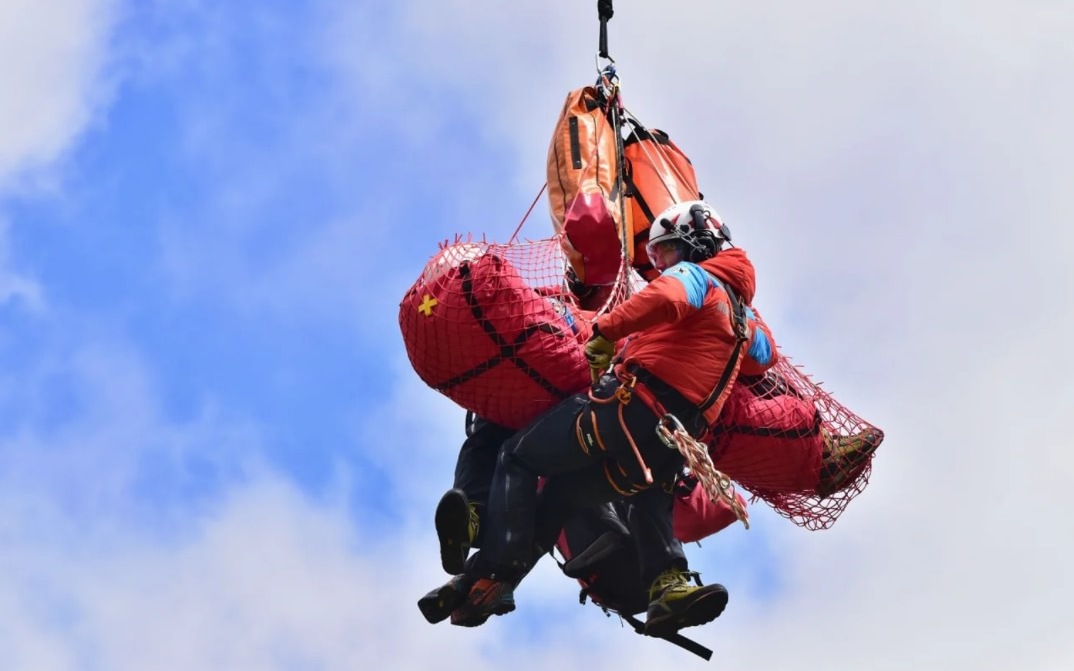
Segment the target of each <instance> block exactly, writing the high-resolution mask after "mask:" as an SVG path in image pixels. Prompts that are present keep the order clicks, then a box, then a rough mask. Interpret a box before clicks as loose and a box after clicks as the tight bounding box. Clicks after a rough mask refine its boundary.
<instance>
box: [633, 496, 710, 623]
mask: <svg viewBox="0 0 1074 671" xmlns="http://www.w3.org/2000/svg"><path fill="white" fill-rule="evenodd" d="M629 501H630V514H629V517H628V523H629V527H630V533H631V536H632V537H633V538H634V542H635V544H636V547H637V551H638V556H639V560H640V563H641V570H642V577H643V583H642V584H645V585H649V608H648V611H647V614H646V620H645V633H646V634H647V635H649V636H667V635H669V634H673V633H675V632H676V631H678V630H679V629H682V628H683V627H693V626H696V625H699V624H705V623H706V622H711V621H712V620H714V619H716V618H717V617H719V615H720V613H722V612H723V609H724V607H725V606H726V605H727V590H726V589H725V588H724V587H723V585H718V584H710V585H704V586H702V585H701V584H700V576H698V574H697V573H694V572H691V571H690V570H689V565H688V564H687V561H686V555H685V553H684V552H683V548H682V543H681V542H680V541H679V540H678V539H677V538H675V533H674V525H673V524H672V517H671V514H672V504H673V502H674V498H673V495H672V494H671V493H669V492H668V491H667V490H665V489H664V488H663V487H661V486H656V487H651V488H649V489H647V490H645V491H643V492H641V493H639V494H637V495H636V496H632V497H631V498H630V499H629ZM690 578H694V579H695V580H697V582H698V584H697V585H691V584H690Z"/></svg>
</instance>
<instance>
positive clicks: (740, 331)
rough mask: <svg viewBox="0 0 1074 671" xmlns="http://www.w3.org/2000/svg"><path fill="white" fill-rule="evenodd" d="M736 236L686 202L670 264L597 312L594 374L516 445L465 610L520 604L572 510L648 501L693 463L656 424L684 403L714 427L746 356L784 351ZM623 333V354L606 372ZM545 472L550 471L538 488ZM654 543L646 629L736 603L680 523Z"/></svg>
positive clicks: (699, 428) (679, 623) (687, 411)
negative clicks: (770, 329) (689, 550)
mask: <svg viewBox="0 0 1074 671" xmlns="http://www.w3.org/2000/svg"><path fill="white" fill-rule="evenodd" d="M729 242H730V234H729V232H728V230H727V227H726V226H724V225H723V223H722V222H721V221H720V219H719V217H718V215H717V214H716V213H715V211H714V210H713V209H712V208H711V207H710V206H709V205H708V204H706V203H704V202H701V201H692V202H687V203H681V204H678V205H675V206H673V207H671V208H669V209H668V210H667V211H666V212H664V213H662V214H661V215H660V216H659V217H658V218H657V219H656V222H655V224H654V226H653V228H652V232H651V236H650V240H649V244H648V252H649V256H650V258H651V259H652V261H653V263H654V265H656V267H657V268H659V269H660V270H661V271H662V274H661V276H660V277H659V278H657V279H656V280H654V281H653V282H652V283H650V284H649V285H648V286H647V287H645V288H644V289H642V290H641V291H640V292H638V293H637V294H635V295H634V296H632V297H631V298H630V299H628V300H627V301H625V302H624V303H622V304H620V305H619V306H617V307H616V308H615V309H613V310H612V311H611V312H609V313H608V314H605V315H603V316H601V317H600V318H599V319H598V320H597V321H596V323H595V328H594V334H593V337H592V338H591V339H590V340H589V342H588V343H587V345H586V356H587V358H588V359H589V363H590V367H591V369H592V372H593V379H594V386H593V388H592V389H591V390H590V391H589V392H588V393H583V394H578V395H576V396H573V397H571V398H569V399H567V400H565V401H563V402H562V403H561V404H559V405H557V406H556V407H555V408H553V409H552V410H551V411H549V412H548V413H547V414H546V415H544V416H543V417H541V418H539V419H538V420H536V421H535V422H533V423H532V424H531V425H530V426H528V427H527V428H525V429H523V430H522V431H520V432H518V433H516V434H515V435H514V436H512V437H511V438H510V439H508V440H507V442H506V443H505V445H504V448H503V451H502V454H501V458H500V461H499V463H498V464H497V467H496V471H495V474H494V476H493V483H492V489H491V492H490V497H489V503H488V511H487V516H486V517H487V521H485V524H486V527H487V528H486V529H485V532H484V533H485V539H484V544H483V545H484V547H483V548H482V550H481V551H480V552H478V553H477V554H475V555H474V556H473V557H472V558H471V561H470V562H469V563H468V566H467V576H466V577H467V581H468V582H472V583H473V587H472V588H471V589H470V591H469V593H468V595H467V598H466V600H465V601H464V602H463V603H462V605H461V606H460V607H459V608H458V609H457V610H456V611H455V612H454V613H453V614H452V621H453V622H454V623H455V624H463V625H469V626H474V625H477V624H481V623H483V622H484V621H485V620H487V619H488V617H489V616H490V615H494V614H495V615H501V614H504V613H508V612H511V611H512V610H514V608H515V602H514V588H515V586H516V585H517V584H518V583H519V582H520V581H521V579H522V577H523V576H524V575H525V574H526V573H527V572H528V571H529V569H530V568H531V567H532V564H533V563H534V562H535V561H536V559H537V558H539V556H540V552H541V551H545V550H548V549H549V548H551V546H552V544H553V542H554V540H555V537H556V535H557V534H558V533H559V530H560V529H561V528H562V526H563V522H564V520H565V519H566V516H567V514H568V513H569V511H571V510H573V509H576V508H578V507H581V506H587V505H593V504H596V503H601V502H607V501H612V500H615V499H618V498H620V497H630V496H634V495H636V494H639V493H641V492H647V496H645V497H640V498H639V499H638V502H639V503H640V502H641V501H642V500H643V499H646V498H652V499H654V500H658V499H659V498H660V493H663V489H664V487H665V486H668V485H670V483H671V482H672V481H673V480H674V478H675V476H676V475H677V474H678V473H679V472H680V471H681V469H682V466H683V458H682V455H680V454H679V452H677V451H675V450H671V449H669V448H668V447H667V446H666V445H665V444H664V443H663V442H662V441H661V439H660V437H659V436H658V434H657V431H656V429H657V426H658V425H659V424H660V422H661V421H662V418H663V417H664V416H665V415H666V414H671V415H674V416H675V417H676V418H677V419H678V420H679V421H680V422H681V423H682V425H683V426H684V427H685V428H686V430H687V432H688V433H689V434H690V435H691V436H692V437H694V438H695V439H698V438H701V439H703V438H704V436H705V432H706V431H707V427H708V426H709V425H711V424H712V423H713V422H714V421H715V419H716V417H717V416H718V415H719V413H720V409H721V407H722V405H723V402H724V400H725V399H726V397H727V394H728V393H729V391H730V389H731V387H732V385H733V384H734V381H735V378H736V376H737V374H738V370H739V366H740V365H741V362H742V359H743V357H745V356H750V352H769V353H771V352H774V351H775V345H774V343H773V342H771V338H770V335H769V334H768V333H766V332H764V331H763V330H761V329H756V330H755V331H754V332H753V333H750V332H749V329H748V327H747V325H746V308H747V307H748V305H749V303H750V302H751V301H752V299H753V292H754V287H755V275H754V269H753V265H752V264H751V263H750V261H749V259H748V258H747V256H746V254H745V252H743V251H742V250H740V249H735V248H731V249H726V250H724V249H723V247H724V245H725V244H727V243H729ZM622 339H626V342H625V344H624V345H623V346H622V347H621V348H620V351H619V352H618V356H616V357H615V360H616V364H615V366H614V368H612V370H611V371H610V372H608V373H606V374H603V375H601V373H602V372H603V371H606V370H608V369H609V367H610V366H611V364H612V361H613V355H615V343H616V342H617V341H619V340H622ZM541 476H544V477H546V482H545V486H544V488H543V490H542V491H541V494H540V497H538V494H537V481H538V478H539V477H541ZM667 496H668V497H670V495H667ZM538 500H540V506H539V507H538ZM661 505H662V504H661ZM667 516H668V517H669V518H670V506H667ZM650 550H651V552H650V553H648V554H649V556H648V557H643V558H642V561H643V563H644V564H646V567H645V568H646V569H647V570H648V572H649V573H650V574H655V577H654V578H653V579H652V581H651V584H650V593H649V596H650V604H649V608H648V612H647V620H646V627H645V633H646V634H649V635H652V636H667V635H669V634H671V633H674V632H675V631H677V630H678V629H680V628H682V627H689V626H695V625H699V624H704V623H706V622H709V621H711V620H713V619H715V618H716V617H718V616H719V615H720V613H721V612H723V609H724V606H725V605H726V603H727V591H726V590H725V589H724V588H723V587H722V586H720V585H715V584H713V585H707V586H693V585H691V584H690V583H689V578H690V577H692V576H693V577H696V574H692V573H691V572H690V571H689V570H688V567H687V565H686V560H685V556H684V555H683V553H682V548H681V544H679V543H678V541H676V540H675V539H674V537H673V536H671V538H670V541H669V542H668V543H666V544H665V545H664V547H655V548H650Z"/></svg>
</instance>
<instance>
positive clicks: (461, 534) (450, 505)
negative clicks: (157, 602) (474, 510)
mask: <svg viewBox="0 0 1074 671" xmlns="http://www.w3.org/2000/svg"><path fill="white" fill-rule="evenodd" d="M436 536H437V538H438V539H439V540H440V565H441V566H442V567H444V570H445V571H447V572H448V573H449V574H451V575H458V574H460V573H464V572H465V571H466V557H467V555H469V554H470V502H469V501H468V500H467V498H466V494H464V493H463V492H462V490H461V489H451V490H448V492H447V493H445V494H444V495H443V496H442V497H441V498H440V503H439V504H437V506H436Z"/></svg>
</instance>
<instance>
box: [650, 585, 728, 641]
mask: <svg viewBox="0 0 1074 671" xmlns="http://www.w3.org/2000/svg"><path fill="white" fill-rule="evenodd" d="M725 607H727V590H718V591H713V592H709V593H708V594H703V595H701V596H700V597H699V598H698V599H697V600H696V601H694V602H692V603H691V604H690V605H689V606H687V607H686V610H684V611H682V612H679V613H660V614H658V615H650V616H648V617H647V618H646V620H645V635H646V636H655V637H656V638H664V637H666V636H670V635H672V634H674V633H675V632H677V631H679V630H680V629H684V628H686V627H696V626H698V625H701V624H707V623H709V622H712V621H713V620H715V619H716V618H718V617H719V616H720V614H721V613H723V609H724V608H725Z"/></svg>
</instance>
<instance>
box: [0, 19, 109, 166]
mask: <svg viewBox="0 0 1074 671" xmlns="http://www.w3.org/2000/svg"><path fill="white" fill-rule="evenodd" d="M115 5H116V3H115V2H114V0H57V1H55V2H50V3H41V2H34V1H33V0H8V1H7V2H4V3H3V5H2V6H0V91H4V95H3V96H0V186H5V185H6V183H7V182H8V181H9V180H12V179H14V178H17V177H19V176H20V175H24V174H26V173H27V171H33V170H36V169H40V168H43V167H47V166H48V165H49V164H51V163H52V162H53V161H55V160H56V159H57V158H59V157H60V156H62V154H63V153H64V152H65V151H66V150H67V149H68V148H69V147H70V146H71V142H72V141H73V140H74V139H75V138H77V137H78V135H79V134H80V133H81V132H82V131H83V130H84V129H85V128H86V126H87V125H88V124H89V123H90V121H91V120H92V118H93V115H94V113H95V111H96V108H97V107H98V106H99V105H100V104H101V103H102V102H103V101H104V98H105V97H106V96H107V95H108V87H107V86H106V85H105V83H106V82H104V81H103V80H102V79H101V77H102V74H103V68H104V66H105V63H106V62H107V58H108V51H107V46H108V37H109V31H110V29H111V27H112V23H113V21H114V20H115Z"/></svg>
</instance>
